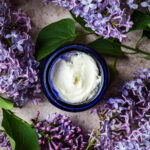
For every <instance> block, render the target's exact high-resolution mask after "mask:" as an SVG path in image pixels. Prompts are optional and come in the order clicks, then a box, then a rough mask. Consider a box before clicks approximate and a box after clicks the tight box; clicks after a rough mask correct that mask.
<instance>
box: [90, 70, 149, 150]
mask: <svg viewBox="0 0 150 150" xmlns="http://www.w3.org/2000/svg"><path fill="white" fill-rule="evenodd" d="M149 110H150V69H140V70H138V71H137V72H136V73H135V76H134V79H133V80H132V81H129V82H126V83H125V84H124V85H123V86H122V90H121V92H120V91H119V92H118V97H116V98H110V99H109V100H108V102H107V103H106V104H105V105H104V107H102V108H100V109H99V110H98V111H97V113H98V116H99V120H100V129H99V136H98V137H96V136H95V135H94V133H92V134H91V135H90V137H91V139H93V138H94V137H96V142H95V145H94V149H96V150H101V149H105V150H133V149H134V150H149V149H150V115H149V114H148V113H149Z"/></svg>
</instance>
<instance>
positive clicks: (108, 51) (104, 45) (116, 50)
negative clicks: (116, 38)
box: [89, 38, 124, 56]
mask: <svg viewBox="0 0 150 150" xmlns="http://www.w3.org/2000/svg"><path fill="white" fill-rule="evenodd" d="M89 45H90V46H91V47H92V48H93V49H95V50H97V51H98V52H99V53H101V54H105V55H110V56H122V55H123V54H124V53H123V52H122V50H121V46H119V45H117V44H115V42H113V41H112V42H111V41H110V40H107V39H103V38H99V39H97V40H96V41H94V42H92V43H90V44H89Z"/></svg>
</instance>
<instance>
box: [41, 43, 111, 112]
mask: <svg viewBox="0 0 150 150" xmlns="http://www.w3.org/2000/svg"><path fill="white" fill-rule="evenodd" d="M74 52H82V53H86V54H88V55H90V56H91V57H92V58H93V59H94V60H95V62H96V64H97V67H98V69H99V74H100V75H101V77H102V80H101V82H100V85H99V86H98V90H97V91H96V93H95V94H94V95H93V96H92V97H91V98H90V99H88V100H86V101H84V102H80V103H75V104H73V103H69V102H67V101H64V100H63V99H62V98H61V97H60V96H59V93H58V91H57V90H56V89H55V88H54V86H53V81H52V79H51V78H50V77H51V75H50V74H51V72H52V69H53V67H54V64H55V63H56V62H57V60H58V59H64V58H65V56H66V55H67V54H69V53H74ZM87 67H88V66H87ZM42 70H43V72H42V86H43V90H44V93H45V95H46V97H47V98H48V100H49V101H50V102H51V103H52V104H53V105H55V106H56V107H58V108H60V109H62V110H66V111H71V112H79V111H84V110H86V109H89V108H91V107H92V106H94V105H95V104H96V103H97V102H98V101H100V100H101V98H102V96H103V95H104V93H105V91H106V89H107V87H108V83H109V72H108V67H107V64H106V62H105V60H104V59H103V58H102V57H101V56H100V54H99V53H97V52H96V51H95V50H93V49H91V48H90V47H88V46H85V45H75V44H74V45H68V46H66V47H63V48H60V49H57V50H55V51H54V52H52V53H51V54H50V55H49V56H48V57H47V58H46V60H45V63H44V67H43V68H42ZM64 78H65V77H64ZM66 80H67V79H66Z"/></svg>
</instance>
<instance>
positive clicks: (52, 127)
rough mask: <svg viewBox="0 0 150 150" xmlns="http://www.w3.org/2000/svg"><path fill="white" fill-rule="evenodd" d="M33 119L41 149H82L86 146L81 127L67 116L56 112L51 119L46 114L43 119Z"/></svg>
mask: <svg viewBox="0 0 150 150" xmlns="http://www.w3.org/2000/svg"><path fill="white" fill-rule="evenodd" d="M38 117H39V112H37V117H36V118H35V119H34V120H33V124H34V126H35V128H36V129H35V131H36V133H37V134H38V138H39V144H40V146H41V150H73V149H74V150H84V149H85V148H86V146H87V143H86V136H85V135H84V134H83V133H82V129H81V128H80V127H78V126H75V125H74V124H73V123H72V121H71V120H70V119H69V118H68V117H67V116H62V115H60V114H56V116H55V118H54V119H53V120H51V119H50V116H49V115H48V116H47V118H46V119H45V120H42V121H38Z"/></svg>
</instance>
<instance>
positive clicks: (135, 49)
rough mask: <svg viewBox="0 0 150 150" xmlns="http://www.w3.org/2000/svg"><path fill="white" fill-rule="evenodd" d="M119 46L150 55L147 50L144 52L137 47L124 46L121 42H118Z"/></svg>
mask: <svg viewBox="0 0 150 150" xmlns="http://www.w3.org/2000/svg"><path fill="white" fill-rule="evenodd" d="M120 46H122V47H124V48H126V49H129V50H132V51H134V52H136V53H141V54H145V55H150V53H149V52H145V51H143V50H141V49H138V48H133V47H129V46H126V45H123V44H120Z"/></svg>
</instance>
